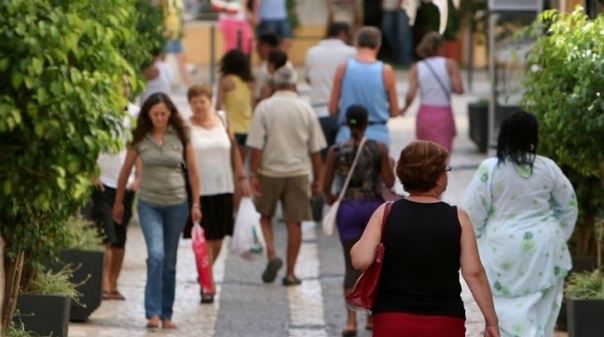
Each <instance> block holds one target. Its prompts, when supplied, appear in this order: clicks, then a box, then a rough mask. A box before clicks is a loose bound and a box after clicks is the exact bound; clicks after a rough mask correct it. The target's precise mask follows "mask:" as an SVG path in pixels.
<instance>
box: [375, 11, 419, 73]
mask: <svg viewBox="0 0 604 337" xmlns="http://www.w3.org/2000/svg"><path fill="white" fill-rule="evenodd" d="M383 18H384V19H383V20H382V30H383V31H384V37H385V38H386V41H388V45H389V46H390V49H391V50H392V52H393V56H394V60H395V62H396V63H398V64H402V65H406V66H408V65H411V63H412V62H413V50H412V49H413V36H412V35H411V26H409V16H408V15H407V12H405V10H404V9H399V10H394V11H384V16H383Z"/></svg>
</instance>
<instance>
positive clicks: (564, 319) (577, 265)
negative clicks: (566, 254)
mask: <svg viewBox="0 0 604 337" xmlns="http://www.w3.org/2000/svg"><path fill="white" fill-rule="evenodd" d="M597 267H598V260H597V259H596V258H595V257H591V256H577V257H573V268H572V270H571V271H570V273H568V275H569V276H570V274H571V273H581V272H584V271H593V270H596V268H597ZM567 277H568V276H567ZM556 327H557V328H558V329H560V330H564V331H566V330H567V329H568V316H567V309H566V298H562V304H561V305H560V313H559V314H558V319H557V320H556Z"/></svg>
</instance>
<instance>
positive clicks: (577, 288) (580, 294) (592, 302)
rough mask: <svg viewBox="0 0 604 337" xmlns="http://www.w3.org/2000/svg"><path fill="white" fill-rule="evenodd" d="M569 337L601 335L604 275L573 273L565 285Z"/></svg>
mask: <svg viewBox="0 0 604 337" xmlns="http://www.w3.org/2000/svg"><path fill="white" fill-rule="evenodd" d="M565 292H566V301H567V303H566V310H567V317H568V318H567V320H568V325H567V329H568V336H569V337H601V336H602V332H603V331H604V320H602V317H604V275H602V271H601V270H594V271H592V272H583V273H573V274H572V275H571V276H570V278H569V281H568V284H567V285H566V289H565Z"/></svg>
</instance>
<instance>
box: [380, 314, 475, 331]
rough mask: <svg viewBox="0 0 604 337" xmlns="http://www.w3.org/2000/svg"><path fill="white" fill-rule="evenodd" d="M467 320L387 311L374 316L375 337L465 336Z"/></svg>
mask: <svg viewBox="0 0 604 337" xmlns="http://www.w3.org/2000/svg"><path fill="white" fill-rule="evenodd" d="M465 335H466V321H465V320H463V319H461V318H457V317H450V316H428V315H412V314H405V313H399V312H385V313H379V314H375V315H374V316H373V337H465Z"/></svg>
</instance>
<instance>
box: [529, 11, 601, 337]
mask: <svg viewBox="0 0 604 337" xmlns="http://www.w3.org/2000/svg"><path fill="white" fill-rule="evenodd" d="M603 30H604V17H602V16H600V17H597V18H595V19H593V20H591V19H590V18H588V17H587V16H586V15H585V13H583V11H582V8H580V7H578V8H577V9H576V10H575V11H573V12H572V13H558V12H557V11H546V12H545V13H543V14H542V15H541V16H540V17H539V19H538V20H537V21H536V22H535V23H534V24H533V25H532V26H531V27H529V28H528V29H527V30H526V31H525V33H526V34H527V35H529V36H532V37H535V38H536V42H535V44H534V45H533V47H532V48H531V49H530V50H529V52H528V53H527V56H526V58H527V63H528V65H529V68H528V69H530V71H528V72H527V73H526V76H525V80H524V81H523V87H524V95H523V99H522V104H523V106H526V107H527V109H528V110H529V111H531V112H534V113H535V114H536V115H537V117H538V119H539V127H540V152H541V153H542V154H544V155H546V156H548V157H550V158H552V159H553V160H555V161H556V162H557V163H558V164H559V165H560V167H561V168H562V169H563V170H564V172H565V173H566V175H567V176H568V177H569V179H570V181H571V182H572V183H573V186H574V188H575V191H576V193H577V199H578V207H579V220H578V221H577V224H576V228H575V232H574V234H573V238H571V242H570V245H571V252H572V253H573V256H575V257H583V256H588V257H593V256H595V257H597V258H598V263H597V266H598V267H597V272H593V273H579V274H577V273H571V275H570V278H569V283H568V289H567V292H566V293H567V301H568V304H567V312H568V323H567V325H568V327H569V335H570V336H571V337H572V336H574V337H582V336H592V335H583V333H588V332H586V331H589V329H591V328H590V327H589V326H586V325H585V324H588V323H587V322H585V321H581V320H576V319H578V318H580V317H582V316H581V315H584V314H583V313H581V314H577V310H583V309H584V308H585V307H586V306H584V304H585V303H586V302H583V301H586V300H596V299H597V298H599V297H600V295H599V292H601V282H602V281H601V280H602V272H601V266H602V264H601V263H600V262H601V261H600V259H601V253H600V249H599V246H600V244H601V240H599V239H597V238H596V235H595V234H594V233H601V231H599V230H598V231H594V228H595V227H598V228H599V227H601V223H600V224H599V226H597V225H598V223H597V222H596V218H597V216H598V214H599V213H600V212H601V211H602V210H603V209H604V192H603V191H604V188H603V187H604V169H603V166H602V163H604V152H602V151H601V148H600V146H599V145H600V144H604V123H602V122H601V121H602V120H603V118H604V106H603V105H602V104H601V101H602V98H601V93H600V91H601V88H602V86H604V77H602V76H600V74H602V73H604V63H603V62H602V60H601V57H600V56H601V55H602V54H603V53H604V41H603V40H602V38H601V32H602V31H603ZM575 300H577V302H575ZM594 310H600V309H597V308H595V309H594ZM571 311H572V313H571ZM585 315H591V314H585ZM598 315H599V319H596V320H595V321H598V320H600V321H601V317H602V315H604V313H600V314H598ZM571 330H572V331H571ZM596 331H597V333H596V335H597V336H601V335H602V330H596Z"/></svg>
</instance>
